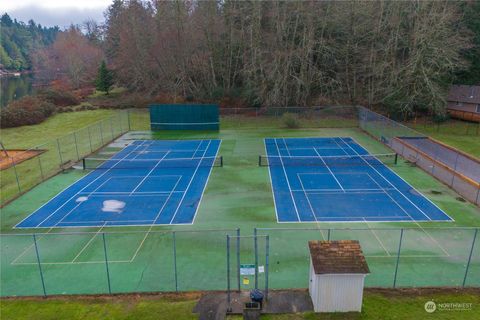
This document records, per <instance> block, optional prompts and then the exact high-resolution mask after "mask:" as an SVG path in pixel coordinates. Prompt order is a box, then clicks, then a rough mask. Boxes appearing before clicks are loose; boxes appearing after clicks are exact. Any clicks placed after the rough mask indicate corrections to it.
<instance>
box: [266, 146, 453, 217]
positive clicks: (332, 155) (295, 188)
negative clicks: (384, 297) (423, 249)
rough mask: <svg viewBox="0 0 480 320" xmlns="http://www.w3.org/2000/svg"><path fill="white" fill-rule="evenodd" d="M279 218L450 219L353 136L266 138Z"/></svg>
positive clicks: (387, 157) (391, 158) (383, 157)
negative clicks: (370, 153)
mask: <svg viewBox="0 0 480 320" xmlns="http://www.w3.org/2000/svg"><path fill="white" fill-rule="evenodd" d="M265 146H266V152H267V156H266V159H267V160H268V166H269V170H270V177H271V182H272V189H273V195H274V200H275V208H276V214H277V220H278V221H279V222H360V221H362V222H365V221H371V222H387V221H452V219H451V218H450V217H449V216H448V215H447V214H446V213H444V212H443V211H442V210H441V209H439V208H438V207H437V206H436V205H434V204H433V203H432V202H431V201H429V200H428V199H427V198H425V197H424V196H423V195H422V194H420V193H419V192H418V191H416V190H415V189H414V188H413V187H412V186H411V185H409V184H408V183H407V182H406V181H405V180H403V179H402V178H400V177H399V176H398V175H397V174H396V173H394V172H393V171H392V170H390V168H389V167H388V166H387V165H386V163H391V164H392V165H395V164H394V163H395V155H392V154H390V155H369V153H368V151H367V150H366V149H364V148H363V147H362V146H360V145H359V144H358V143H356V142H355V141H354V140H353V139H352V138H341V137H335V138H288V139H287V138H285V139H284V138H277V139H265Z"/></svg>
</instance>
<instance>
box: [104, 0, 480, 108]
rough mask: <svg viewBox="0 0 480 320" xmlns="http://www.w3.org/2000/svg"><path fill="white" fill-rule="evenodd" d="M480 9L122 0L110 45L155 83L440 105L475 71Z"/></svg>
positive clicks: (213, 93) (109, 17)
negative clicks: (456, 84) (457, 81)
mask: <svg viewBox="0 0 480 320" xmlns="http://www.w3.org/2000/svg"><path fill="white" fill-rule="evenodd" d="M479 17H480V6H479V3H478V2H474V1H467V2H452V1H416V0H411V1H382V0H379V1H368V2H367V1H331V2H324V1H322V2H320V1H265V2H260V1H228V0H227V1H199V2H197V1H171V2H170V1H168V2H165V1H136V0H131V1H122V0H115V1H114V3H113V4H112V5H111V6H110V7H109V9H108V11H107V12H106V25H105V27H104V43H103V48H104V51H105V54H106V57H107V61H108V62H109V64H110V65H111V66H112V67H113V68H114V69H115V70H116V75H117V79H118V81H119V83H120V84H121V85H123V86H126V87H128V88H130V89H131V90H138V91H142V92H148V93H151V94H156V93H161V92H169V93H171V94H174V95H180V96H184V97H189V96H190V97H193V98H194V99H206V100H218V99H220V98H221V97H225V96H229V97H234V98H239V99H243V100H244V101H245V103H246V104H248V105H258V106H260V105H263V106H290V105H301V106H305V105H313V104H322V103H361V104H366V105H382V106H386V107H387V108H388V109H389V110H390V111H393V112H399V113H410V112H412V111H429V112H432V113H442V112H443V111H444V106H445V98H446V92H447V90H448V87H449V85H450V84H451V83H452V82H453V81H455V79H456V78H455V77H456V76H457V77H464V80H468V79H470V78H472V76H477V77H478V75H475V74H473V75H472V74H471V75H470V76H469V74H468V72H469V68H470V67H471V63H472V61H473V62H474V63H476V64H477V67H478V58H479V57H478V48H479V43H478V37H479V34H480V32H479V30H478V28H479V22H478V19H479ZM466 18H468V19H466ZM472 27H474V28H477V30H476V32H477V35H476V36H475V34H474V32H475V30H473V31H472V30H471V28H472ZM475 37H476V38H475ZM475 39H476V40H475ZM475 41H476V42H475ZM475 46H476V47H475ZM475 50H476V51H475ZM469 77H470V78H469ZM470 82H471V81H470Z"/></svg>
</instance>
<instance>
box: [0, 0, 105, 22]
mask: <svg viewBox="0 0 480 320" xmlns="http://www.w3.org/2000/svg"><path fill="white" fill-rule="evenodd" d="M112 1H113V0H41V1H38V0H0V15H1V14H3V13H4V12H7V13H8V14H9V15H10V17H12V19H14V18H16V19H17V20H19V21H23V22H25V23H26V22H27V21H28V20H30V19H33V20H34V21H35V22H36V23H40V24H41V25H42V26H49V27H51V26H55V25H57V26H59V27H60V28H61V29H63V28H66V27H68V26H69V25H70V24H72V23H73V24H81V23H82V22H83V21H85V20H87V19H94V20H96V21H98V22H103V20H104V18H103V12H104V11H105V9H107V7H108V6H109V5H110V3H111V2H112Z"/></svg>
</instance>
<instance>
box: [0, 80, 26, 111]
mask: <svg viewBox="0 0 480 320" xmlns="http://www.w3.org/2000/svg"><path fill="white" fill-rule="evenodd" d="M33 82H34V81H33V75H32V74H22V75H21V76H19V77H13V76H8V77H1V78H0V90H1V91H0V107H2V108H3V107H5V106H6V105H7V104H8V103H9V102H10V101H12V100H16V99H19V98H21V97H23V96H25V95H29V94H31V93H34V92H35V87H34V86H33Z"/></svg>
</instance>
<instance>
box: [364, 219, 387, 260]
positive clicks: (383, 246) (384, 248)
mask: <svg viewBox="0 0 480 320" xmlns="http://www.w3.org/2000/svg"><path fill="white" fill-rule="evenodd" d="M363 221H365V223H366V224H367V226H368V229H369V230H370V231H371V232H372V233H373V235H374V236H375V238H376V239H377V241H378V242H379V243H380V245H381V246H382V248H383V250H385V252H386V253H387V256H390V252H388V250H387V248H386V247H385V245H384V244H383V242H382V240H380V238H379V237H378V235H377V233H376V232H375V230H373V229H372V228H370V226H369V225H368V221H367V220H366V219H365V217H363Z"/></svg>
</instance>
